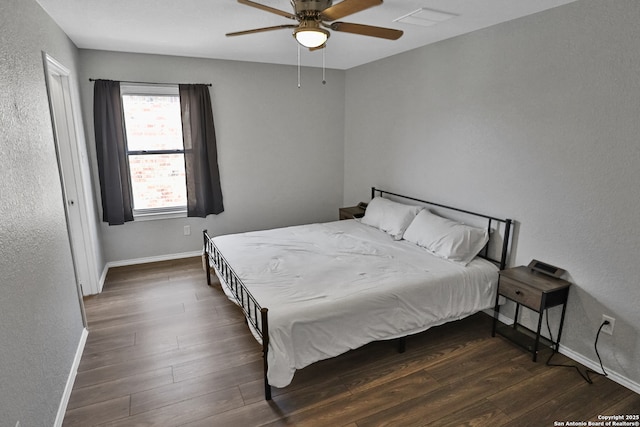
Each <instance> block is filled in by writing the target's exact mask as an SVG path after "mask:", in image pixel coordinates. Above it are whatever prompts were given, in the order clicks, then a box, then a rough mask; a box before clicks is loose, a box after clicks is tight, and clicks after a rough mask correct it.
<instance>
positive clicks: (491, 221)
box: [371, 187, 513, 270]
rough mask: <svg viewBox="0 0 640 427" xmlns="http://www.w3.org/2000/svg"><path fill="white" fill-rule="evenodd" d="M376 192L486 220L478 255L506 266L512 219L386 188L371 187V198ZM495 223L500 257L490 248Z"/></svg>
mask: <svg viewBox="0 0 640 427" xmlns="http://www.w3.org/2000/svg"><path fill="white" fill-rule="evenodd" d="M376 194H378V195H379V196H381V197H384V195H388V196H393V197H398V198H402V199H406V200H411V201H414V202H419V203H422V204H425V205H429V206H434V207H436V208H440V209H446V210H449V211H452V212H457V213H460V214H464V215H469V216H471V217H475V218H479V219H483V220H486V221H487V232H488V233H489V241H488V242H487V244H486V245H485V247H484V248H483V249H482V251H480V253H479V254H478V256H479V257H481V258H484V259H486V260H488V261H491V262H493V263H495V264H496V265H497V266H498V267H499V268H500V270H504V269H505V267H506V266H507V261H508V258H509V242H510V240H511V225H512V224H513V220H511V219H502V218H496V217H493V216H489V215H485V214H482V213H478V212H472V211H468V210H465V209H460V208H455V207H453V206H447V205H443V204H440V203H434V202H430V201H428V200H422V199H417V198H415V197H410V196H405V195H403V194H397V193H393V192H391V191H386V190H381V189H379V188H375V187H371V198H372V199H373V198H374V197H375V196H376ZM496 224H497V227H496V228H499V227H500V225H502V226H503V230H502V232H503V236H502V246H501V247H500V248H499V253H500V258H496V257H494V256H492V255H491V253H492V252H491V250H490V246H491V245H492V240H493V239H492V238H491V237H492V235H494V234H496V233H494V231H496V230H494V225H496ZM493 244H495V241H494V242H493Z"/></svg>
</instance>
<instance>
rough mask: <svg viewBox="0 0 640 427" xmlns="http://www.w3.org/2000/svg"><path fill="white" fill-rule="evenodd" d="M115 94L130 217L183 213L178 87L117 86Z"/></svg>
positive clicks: (181, 142) (182, 159)
mask: <svg viewBox="0 0 640 427" xmlns="http://www.w3.org/2000/svg"><path fill="white" fill-rule="evenodd" d="M120 90H121V96H122V107H123V113H124V123H125V134H126V141H127V160H128V166H129V174H130V176H131V197H132V199H133V200H132V201H131V204H132V206H133V215H134V217H135V218H136V219H142V218H144V217H149V216H154V217H157V215H162V214H164V215H166V214H182V215H184V214H186V211H187V189H186V178H185V159H184V144H183V140H182V119H181V114H180V96H179V94H178V86H164V85H162V86H160V85H128V84H122V85H121V89H120Z"/></svg>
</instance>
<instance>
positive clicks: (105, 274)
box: [98, 264, 109, 293]
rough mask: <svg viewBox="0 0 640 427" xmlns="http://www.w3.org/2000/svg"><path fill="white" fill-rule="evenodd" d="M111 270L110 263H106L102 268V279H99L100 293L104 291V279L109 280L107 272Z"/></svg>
mask: <svg viewBox="0 0 640 427" xmlns="http://www.w3.org/2000/svg"><path fill="white" fill-rule="evenodd" d="M108 272H109V265H108V264H107V265H105V266H104V268H103V269H102V274H101V275H100V280H99V281H98V293H101V292H102V288H104V281H105V280H107V273H108Z"/></svg>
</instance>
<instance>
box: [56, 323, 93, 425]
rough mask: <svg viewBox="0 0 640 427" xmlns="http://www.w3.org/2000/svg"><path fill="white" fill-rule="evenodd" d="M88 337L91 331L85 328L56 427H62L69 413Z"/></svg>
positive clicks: (66, 386)
mask: <svg viewBox="0 0 640 427" xmlns="http://www.w3.org/2000/svg"><path fill="white" fill-rule="evenodd" d="M88 336H89V330H88V329H87V328H84V329H83V330H82V335H81V336H80V342H79V343H78V348H77V349H76V355H75V357H74V358H73V364H72V365H71V371H70V372H69V377H68V378H67V384H66V385H65V387H64V393H63V394H62V399H61V400H60V405H59V406H58V414H57V415H56V421H55V424H54V426H55V427H62V422H63V421H64V414H65V412H67V405H69V398H70V397H71V390H73V383H74V382H75V380H76V375H77V373H78V366H80V359H82V352H83V351H84V346H85V344H86V343H87V337H88Z"/></svg>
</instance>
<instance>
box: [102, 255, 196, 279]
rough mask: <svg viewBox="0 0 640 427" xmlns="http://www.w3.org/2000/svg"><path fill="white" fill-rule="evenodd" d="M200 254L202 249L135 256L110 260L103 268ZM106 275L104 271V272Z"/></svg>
mask: <svg viewBox="0 0 640 427" xmlns="http://www.w3.org/2000/svg"><path fill="white" fill-rule="evenodd" d="M199 256H202V251H201V250H200V251H193V252H182V253H179V254H169V255H158V256H152V257H146V258H135V259H125V260H121V261H110V262H108V263H107V265H106V267H105V269H107V270H108V269H109V268H112V267H124V266H127V265H136V264H147V263H149V262H159V261H171V260H174V259H182V258H191V257H199ZM105 276H106V273H105Z"/></svg>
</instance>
